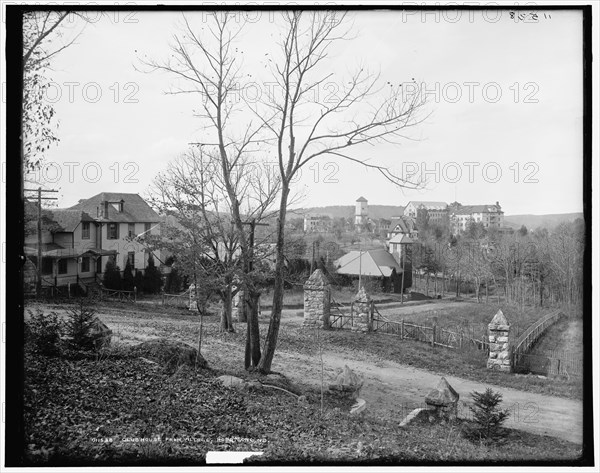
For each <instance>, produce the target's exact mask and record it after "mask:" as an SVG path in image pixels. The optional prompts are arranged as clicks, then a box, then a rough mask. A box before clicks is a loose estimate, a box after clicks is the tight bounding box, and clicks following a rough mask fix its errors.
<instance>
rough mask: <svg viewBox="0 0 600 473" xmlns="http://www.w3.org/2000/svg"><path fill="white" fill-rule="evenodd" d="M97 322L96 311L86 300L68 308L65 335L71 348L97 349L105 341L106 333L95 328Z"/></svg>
mask: <svg viewBox="0 0 600 473" xmlns="http://www.w3.org/2000/svg"><path fill="white" fill-rule="evenodd" d="M96 324H97V318H96V311H95V310H94V309H92V308H91V307H89V305H87V304H86V303H85V302H83V301H82V302H80V303H79V306H77V307H76V308H70V309H67V320H66V322H65V335H66V336H67V343H68V344H69V347H70V348H71V349H75V350H84V351H97V350H98V349H99V348H100V347H101V346H102V345H103V344H104V343H103V341H102V340H100V339H101V338H103V337H104V334H102V333H99V332H98V331H96V330H95V326H96Z"/></svg>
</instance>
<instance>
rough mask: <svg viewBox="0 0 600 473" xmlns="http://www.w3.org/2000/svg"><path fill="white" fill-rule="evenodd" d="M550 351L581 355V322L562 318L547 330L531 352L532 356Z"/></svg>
mask: <svg viewBox="0 0 600 473" xmlns="http://www.w3.org/2000/svg"><path fill="white" fill-rule="evenodd" d="M552 351H557V352H569V353H573V354H576V355H583V320H581V319H573V318H568V319H567V318H563V319H561V320H559V321H558V322H557V323H555V324H554V325H553V326H551V327H550V328H548V330H547V331H546V332H545V333H544V335H543V337H542V338H541V339H540V340H538V342H537V343H536V344H535V345H534V347H533V349H532V350H531V353H532V354H539V355H543V354H548V353H550V352H552Z"/></svg>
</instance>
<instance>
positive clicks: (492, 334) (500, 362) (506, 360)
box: [487, 309, 512, 373]
mask: <svg viewBox="0 0 600 473" xmlns="http://www.w3.org/2000/svg"><path fill="white" fill-rule="evenodd" d="M488 340H489V342H490V354H489V356H488V361H487V367H488V369H492V370H500V371H506V372H509V373H510V372H511V371H512V360H511V350H510V346H511V344H510V324H509V323H508V320H506V317H505V316H504V314H503V313H502V311H501V310H500V309H498V312H496V315H494V318H493V319H492V321H491V322H490V323H489V324H488Z"/></svg>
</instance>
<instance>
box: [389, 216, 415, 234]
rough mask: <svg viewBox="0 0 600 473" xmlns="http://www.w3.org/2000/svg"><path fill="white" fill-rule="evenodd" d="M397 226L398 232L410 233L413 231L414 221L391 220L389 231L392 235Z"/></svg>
mask: <svg viewBox="0 0 600 473" xmlns="http://www.w3.org/2000/svg"><path fill="white" fill-rule="evenodd" d="M397 226H400V232H402V233H411V232H413V231H414V230H415V221H414V219H412V218H410V217H399V218H394V219H392V223H391V224H390V230H391V231H392V233H393V232H394V229H395V228H396V227H397Z"/></svg>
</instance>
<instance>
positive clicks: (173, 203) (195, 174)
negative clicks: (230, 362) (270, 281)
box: [146, 149, 241, 331]
mask: <svg viewBox="0 0 600 473" xmlns="http://www.w3.org/2000/svg"><path fill="white" fill-rule="evenodd" d="M219 177H220V173H218V172H216V171H215V169H214V160H213V159H211V157H210V156H209V155H205V154H204V153H202V151H201V150H198V149H190V150H189V151H188V152H187V153H185V154H183V155H182V156H180V157H179V158H177V159H176V160H174V161H173V162H171V163H170V165H169V166H168V168H167V170H166V171H165V172H163V173H161V174H159V175H158V176H157V177H156V178H155V179H154V181H153V183H152V186H151V187H150V188H149V190H148V201H149V202H150V204H151V205H152V206H153V207H154V208H156V209H158V210H159V212H160V213H161V214H162V215H164V216H165V217H166V221H165V223H164V225H163V227H162V228H163V234H162V235H161V236H160V237H159V236H157V237H156V238H154V240H152V238H151V237H147V238H146V241H147V243H148V244H150V245H152V246H153V247H160V248H161V249H163V250H166V251H167V252H170V253H172V254H173V255H174V256H175V257H176V259H177V261H178V263H177V266H178V267H179V269H180V270H181V271H182V273H183V274H184V275H187V276H188V278H190V277H191V279H192V280H194V281H197V280H201V281H202V282H203V285H204V286H208V287H211V288H212V291H208V296H210V292H214V293H216V294H217V295H218V296H219V298H220V299H221V301H222V304H223V314H222V320H221V327H222V329H223V330H226V331H234V327H233V323H232V316H231V299H232V297H233V295H234V294H235V292H236V291H237V289H236V288H235V287H234V286H235V281H236V279H237V277H238V273H240V272H241V266H240V264H239V261H238V256H239V255H238V254H237V253H238V252H239V246H238V237H237V233H236V232H235V228H234V227H233V225H232V224H231V218H230V215H229V209H228V206H227V200H226V199H225V198H224V197H226V196H223V193H222V188H221V185H220V182H219ZM200 273H202V277H201V278H200V277H198V275H199V274H200ZM196 287H197V285H196Z"/></svg>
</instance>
